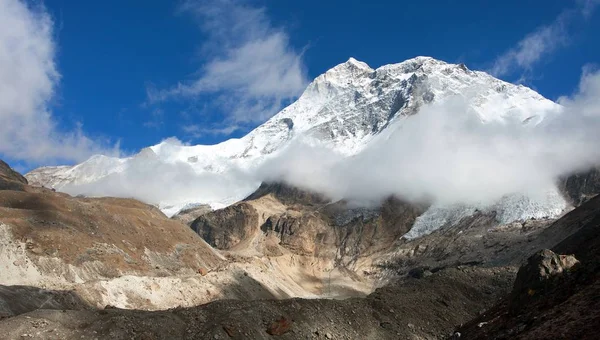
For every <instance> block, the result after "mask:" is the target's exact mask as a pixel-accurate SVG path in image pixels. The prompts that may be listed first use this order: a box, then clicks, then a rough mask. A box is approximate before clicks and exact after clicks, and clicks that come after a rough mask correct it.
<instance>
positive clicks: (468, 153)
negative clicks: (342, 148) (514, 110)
mask: <svg viewBox="0 0 600 340" xmlns="http://www.w3.org/2000/svg"><path fill="white" fill-rule="evenodd" d="M560 104H562V105H563V109H562V111H561V112H559V113H557V112H532V113H531V115H534V114H546V118H545V119H544V120H543V121H542V122H541V123H540V124H539V125H537V126H533V125H530V124H523V123H522V122H512V123H511V122H508V123H507V122H489V123H486V124H483V123H481V121H480V120H479V119H478V117H477V116H476V115H474V114H472V113H470V112H469V107H468V105H467V104H466V102H465V100H464V98H461V97H458V96H457V97H455V98H451V99H450V100H448V101H445V102H438V103H435V104H433V105H428V106H424V107H422V108H421V110H420V112H419V113H418V114H416V115H414V116H410V117H405V118H403V120H402V121H401V122H397V123H395V124H393V125H392V126H391V127H390V129H392V130H391V131H390V132H389V133H387V134H385V135H380V136H378V139H377V140H374V141H373V142H372V143H371V144H370V145H369V146H368V147H367V148H366V149H364V150H363V151H362V152H361V153H359V154H357V155H356V156H354V157H351V158H343V157H341V156H340V155H337V154H336V153H335V152H333V151H330V150H327V149H322V148H315V147H311V146H308V145H303V144H302V143H296V144H293V145H290V146H289V148H288V149H287V150H285V151H283V152H282V154H281V155H280V156H279V157H277V158H274V159H271V160H270V161H268V162H267V163H266V164H264V166H263V167H262V168H261V170H260V171H259V178H261V179H263V180H271V181H279V180H283V181H285V182H287V183H290V184H293V185H295V186H299V187H302V188H306V189H310V190H314V191H318V192H322V193H325V194H326V195H328V196H330V197H331V198H333V199H340V198H345V199H351V200H356V201H358V202H363V203H365V202H366V203H368V202H375V203H377V202H379V201H380V200H381V199H383V198H385V197H387V196H390V195H396V196H399V197H404V198H406V199H409V200H415V201H427V202H434V203H436V204H441V205H448V204H456V203H461V204H492V203H494V202H497V201H498V200H500V199H502V198H503V197H504V196H505V195H507V194H513V193H521V194H526V195H528V196H530V197H543V196H544V195H547V192H548V190H550V189H552V188H555V184H556V181H557V179H558V178H559V177H560V176H562V175H565V174H569V173H572V172H575V171H579V170H587V169H588V168H590V167H591V166H594V165H599V164H600V148H598V145H600V134H599V133H598V131H600V72H591V71H590V70H589V69H588V70H586V71H585V72H584V74H583V76H582V78H581V82H580V86H579V90H578V91H577V92H576V93H575V94H573V95H572V96H568V97H563V98H561V99H560Z"/></svg>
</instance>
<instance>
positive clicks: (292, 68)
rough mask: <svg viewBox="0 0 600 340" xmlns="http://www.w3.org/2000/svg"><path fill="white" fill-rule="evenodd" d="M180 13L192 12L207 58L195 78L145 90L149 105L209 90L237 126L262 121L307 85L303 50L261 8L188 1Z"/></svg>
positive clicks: (230, 0)
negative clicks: (299, 51) (205, 37)
mask: <svg viewBox="0 0 600 340" xmlns="http://www.w3.org/2000/svg"><path fill="white" fill-rule="evenodd" d="M182 11H184V12H186V13H187V12H189V13H193V14H194V15H195V17H196V18H197V20H198V22H199V24H200V28H201V29H202V31H203V32H204V33H205V34H206V36H207V41H206V42H205V43H204V44H203V49H202V50H203V56H205V58H206V61H205V63H204V64H203V66H202V67H201V68H200V70H199V72H198V73H197V74H199V76H198V77H197V78H195V79H191V80H189V81H186V82H181V83H179V84H177V85H176V86H174V87H172V88H169V89H163V90H157V89H149V90H148V99H149V101H150V102H151V103H152V102H160V101H165V100H170V99H174V98H196V97H198V96H200V95H207V94H209V95H210V96H211V98H210V100H211V101H212V104H213V105H214V106H216V107H217V108H218V109H219V110H220V111H221V112H225V113H226V115H227V117H225V120H226V121H227V122H229V123H231V124H233V125H235V124H237V123H253V122H262V121H264V120H265V119H267V118H269V117H270V116H272V115H273V114H275V113H277V111H278V110H279V109H280V108H281V107H282V105H283V104H284V103H286V102H287V101H289V100H291V99H293V98H295V97H297V96H298V95H299V94H300V93H301V92H302V91H303V90H304V88H305V87H306V84H307V83H308V81H307V78H306V73H305V69H304V66H303V62H302V54H301V53H298V52H297V51H295V50H294V49H293V47H292V46H291V45H290V43H289V36H288V34H287V33H286V32H285V30H283V29H281V28H275V27H273V26H272V25H271V22H270V20H269V18H268V17H267V15H266V13H265V9H264V8H255V7H252V6H249V5H247V4H244V2H243V1H234V0H208V1H195V0H194V1H191V0H190V1H186V2H185V3H184V5H183V6H182Z"/></svg>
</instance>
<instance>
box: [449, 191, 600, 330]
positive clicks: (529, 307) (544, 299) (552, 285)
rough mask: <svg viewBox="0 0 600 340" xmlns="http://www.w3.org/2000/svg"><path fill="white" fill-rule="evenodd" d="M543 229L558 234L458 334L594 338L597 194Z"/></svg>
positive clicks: (599, 249)
mask: <svg viewBox="0 0 600 340" xmlns="http://www.w3.org/2000/svg"><path fill="white" fill-rule="evenodd" d="M544 234H545V235H546V236H551V237H552V238H553V239H561V238H563V239H562V240H561V241H560V242H559V243H558V244H556V245H554V246H552V247H551V248H552V251H550V250H544V251H542V252H540V253H537V254H535V255H534V256H532V257H531V258H529V260H528V262H527V263H526V264H525V265H524V266H523V267H521V269H520V270H519V275H518V276H517V280H516V281H515V284H514V287H513V289H512V292H511V294H510V295H508V296H506V297H505V298H504V299H503V300H502V301H501V302H500V303H499V304H498V305H496V306H495V307H493V308H491V309H490V310H488V311H486V312H485V313H483V314H482V315H481V316H479V317H478V318H476V319H474V320H473V321H471V322H469V323H468V324H466V325H465V326H463V327H461V328H459V329H458V330H457V333H460V337H459V338H460V339H596V338H597V336H598V334H597V331H598V329H599V328H600V313H599V310H600V309H599V308H598V307H600V301H599V299H598V297H599V296H600V276H599V275H598V273H599V269H600V267H599V263H600V255H599V254H600V197H595V198H593V199H591V200H590V201H589V202H587V203H585V204H584V205H582V206H581V207H580V208H578V209H575V210H574V211H572V212H571V213H569V214H568V215H567V216H565V217H564V218H563V219H561V220H560V221H558V222H556V223H555V224H554V225H553V226H552V227H550V228H548V229H546V230H545V231H544ZM565 236H566V237H565ZM557 254H562V255H557Z"/></svg>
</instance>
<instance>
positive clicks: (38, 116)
mask: <svg viewBox="0 0 600 340" xmlns="http://www.w3.org/2000/svg"><path fill="white" fill-rule="evenodd" d="M53 33H54V32H53V22H52V18H51V17H50V15H49V14H48V13H47V12H46V10H45V9H44V8H43V7H42V6H41V5H31V4H28V3H26V2H24V1H18V0H0V153H1V154H2V155H3V156H5V157H9V158H12V159H15V160H21V161H25V162H28V163H39V162H56V161H81V160H84V159H86V158H87V157H89V156H90V155H91V154H93V153H98V152H103V153H117V151H118V145H117V146H115V147H114V148H111V149H110V150H108V149H107V148H104V147H102V145H100V144H99V143H98V142H97V141H94V140H92V139H90V138H89V137H88V136H86V135H85V134H84V133H83V131H82V128H81V125H78V126H77V127H76V128H75V129H74V130H72V131H62V130H61V129H60V128H59V127H58V126H57V124H56V121H55V119H54V117H53V116H52V113H51V112H50V109H49V106H50V101H51V100H52V97H53V95H54V94H55V90H56V87H57V85H58V83H59V81H60V74H59V72H58V70H57V66H56V62H55V56H56V42H55V41H54V36H53Z"/></svg>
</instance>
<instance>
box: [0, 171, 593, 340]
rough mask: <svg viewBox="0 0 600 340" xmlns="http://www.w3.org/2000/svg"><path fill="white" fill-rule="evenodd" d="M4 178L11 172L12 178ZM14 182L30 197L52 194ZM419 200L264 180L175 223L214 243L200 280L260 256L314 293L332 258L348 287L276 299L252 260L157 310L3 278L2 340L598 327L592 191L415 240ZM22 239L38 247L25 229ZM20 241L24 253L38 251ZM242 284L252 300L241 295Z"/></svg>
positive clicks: (352, 335) (556, 333) (522, 333)
mask: <svg viewBox="0 0 600 340" xmlns="http://www.w3.org/2000/svg"><path fill="white" fill-rule="evenodd" d="M4 177H9V176H8V175H5V176H4ZM9 181H11V182H19V181H18V180H17V179H16V177H13V178H12V179H10V180H9ZM19 183H21V184H22V185H23V188H24V190H28V191H29V192H30V194H33V192H32V191H34V190H40V191H41V192H43V193H45V194H47V195H53V194H56V193H54V192H52V191H50V190H45V189H42V188H32V187H29V186H27V185H26V184H25V183H24V182H19ZM575 183H578V182H575ZM12 185H14V184H11V186H12ZM581 187H583V188H585V187H586V185H583V186H581ZM576 188H577V185H572V186H571V190H576ZM8 191H10V192H12V190H8ZM25 192H27V191H25ZM1 194H2V195H5V194H6V191H2V192H1ZM56 195H62V194H56ZM63 196H64V197H63V199H65V200H67V199H68V200H74V201H75V202H78V203H73V204H83V202H94V201H95V200H93V199H81V198H72V197H68V196H66V195H63ZM79 200H82V202H79ZM106 200H107V199H103V200H99V202H102V203H103V204H104V203H105V202H104V201H106ZM108 201H110V200H108ZM133 202H134V201H132V202H131V204H133ZM11 204H14V203H11ZM98 204H100V203H98ZM122 204H125V202H123V203H122ZM144 207H146V208H144V209H150V210H151V211H152V209H154V208H152V207H147V206H144ZM425 208H426V206H419V205H414V204H408V203H406V202H403V201H401V200H398V199H395V198H390V199H388V200H386V201H385V202H382V205H381V206H380V207H376V208H370V209H365V208H361V209H359V208H356V207H352V206H348V205H347V203H346V202H336V203H331V202H327V200H324V199H323V198H322V197H320V196H319V195H314V194H311V193H308V192H303V191H301V190H298V189H296V188H293V187H288V186H285V185H282V184H265V185H263V186H261V188H260V189H259V190H258V191H257V192H256V193H255V194H253V195H251V196H250V197H248V198H247V199H246V200H244V201H243V202H240V203H238V204H234V205H232V206H230V207H228V208H225V209H222V210H218V211H214V212H208V213H206V212H205V213H204V214H202V215H201V216H200V217H198V218H196V219H195V220H194V221H193V222H192V224H191V225H192V228H188V229H186V228H187V227H185V226H184V225H183V224H180V223H179V222H171V223H177V226H179V227H182V226H183V227H184V228H182V229H181V230H182V231H181V232H182V233H185V235H191V236H194V237H195V239H197V240H198V241H197V242H199V243H197V242H195V241H193V244H197V246H198V247H199V248H198V249H204V250H210V248H209V247H208V245H206V244H205V243H203V242H202V241H201V239H200V238H199V237H197V236H195V235H194V233H193V231H196V232H198V233H199V234H200V235H202V236H203V237H204V239H205V240H206V241H207V243H208V244H210V245H213V246H215V247H216V248H218V249H221V251H220V252H217V251H215V252H214V254H215V255H214V260H213V261H215V262H214V263H213V264H212V266H211V263H208V262H204V263H200V262H198V263H196V262H194V263H193V265H194V266H197V265H205V266H206V268H207V269H208V271H209V273H208V274H206V276H202V273H199V274H198V278H206V277H210V275H213V274H215V272H216V273H219V274H220V275H230V274H227V273H229V271H228V270H222V269H221V271H219V269H218V268H217V269H215V267H218V266H225V267H227V266H230V267H231V266H232V265H235V264H236V263H237V265H240V264H241V263H246V264H248V265H249V266H258V265H259V263H265V261H267V260H269V261H271V264H273V266H271V267H269V268H265V269H266V270H267V271H268V274H269V275H272V276H274V277H276V276H277V275H280V273H281V272H285V270H286V269H287V270H288V271H290V270H289V269H290V268H294V271H295V273H291V272H288V273H287V275H288V277H289V278H292V281H294V280H296V281H295V282H296V283H297V284H298V285H299V286H300V287H302V290H301V291H311V290H312V291H313V292H316V293H319V292H320V293H321V296H327V281H324V280H322V279H323V278H322V277H320V274H318V273H319V271H322V272H323V273H327V272H328V271H329V272H330V271H332V270H333V269H335V270H336V271H337V272H338V273H339V276H340V277H339V278H335V277H334V282H333V285H334V286H336V285H339V287H337V288H334V290H335V289H337V292H336V293H337V295H338V296H339V297H341V296H346V297H348V298H346V299H297V298H296V299H283V300H282V299H281V298H282V297H289V296H290V295H289V294H288V293H286V292H285V291H283V290H285V286H284V285H282V286H281V289H280V290H278V289H277V287H275V286H269V284H277V280H272V281H267V280H264V277H263V278H262V279H263V280H264V281H262V282H261V281H259V280H257V279H255V278H254V277H253V273H252V272H251V271H245V272H244V271H239V272H238V274H239V276H238V277H236V280H237V281H236V282H229V283H228V284H227V285H223V289H225V288H224V287H228V289H229V290H231V291H237V292H238V296H230V297H234V298H235V299H233V300H232V299H225V300H222V299H220V298H218V297H216V299H217V300H218V301H214V302H210V303H208V304H202V305H199V304H201V302H199V303H196V304H197V306H190V307H178V308H174V309H169V310H163V311H144V310H140V309H139V308H143V309H148V308H147V306H143V305H142V306H141V307H137V308H138V309H137V310H136V309H131V307H129V308H130V309H123V308H115V307H114V306H101V307H100V306H97V305H96V306H94V305H92V304H90V303H89V299H86V298H85V294H84V295H83V296H82V294H81V291H80V290H79V289H47V288H46V289H41V288H39V287H34V286H32V285H20V286H14V285H5V286H3V287H2V289H0V301H1V303H0V307H2V309H3V311H4V319H2V320H1V321H0V330H1V331H2V334H4V335H5V337H6V338H9V339H20V338H23V337H25V338H38V339H71V338H110V339H172V338H188V339H198V338H201V339H203V338H207V339H229V338H232V339H247V338H252V339H271V338H274V337H276V338H282V339H445V338H452V339H463V338H465V339H489V338H498V339H509V338H510V339H512V338H515V337H516V338H527V339H530V338H539V339H544V338H565V339H570V338H586V337H587V338H590V339H591V338H593V334H594V333H593V332H592V331H593V330H594V329H597V327H598V325H597V324H596V323H595V322H596V321H597V319H598V318H597V315H596V310H597V307H598V299H597V297H598V296H599V295H598V290H597V289H596V288H597V287H596V286H597V282H596V281H597V272H598V268H597V264H598V263H599V262H598V258H597V254H598V249H597V248H598V244H600V243H598V242H597V238H598V232H599V229H598V228H597V227H598V216H600V198H598V197H597V198H593V199H590V200H588V201H587V202H586V203H584V204H583V205H581V206H580V207H578V208H576V209H575V210H573V211H571V212H570V213H568V214H566V215H565V216H564V217H562V218H561V219H559V220H558V221H551V220H529V221H524V222H521V223H512V224H510V225H498V223H497V221H496V220H495V218H494V216H493V215H491V214H489V213H478V214H475V215H474V216H471V217H468V218H465V219H464V220H463V221H462V222H461V223H460V224H459V225H456V226H452V227H445V228H441V229H439V230H436V231H434V232H433V233H431V234H429V235H426V236H423V237H420V238H417V239H414V240H409V239H405V238H403V237H402V234H403V233H404V232H405V231H406V230H407V229H410V226H411V225H412V224H411V223H412V222H414V219H415V215H418V214H419V212H420V211H422V210H423V209H425ZM3 209H8V208H3ZM13 209H14V208H13ZM53 209H54V208H53ZM140 209H142V208H140ZM49 210H50V211H52V209H49ZM142 210H143V209H142ZM53 218H56V217H53ZM154 218H155V219H156V220H160V221H168V220H167V219H166V218H164V217H161V216H160V215H157V216H154ZM47 220H49V221H51V219H50V218H48V219H47ZM155 222H156V223H158V221H155ZM227 226H229V227H227ZM154 227H156V226H154ZM140 228H141V225H140ZM147 232H148V231H147ZM187 233H191V234H187ZM121 235H122V234H121ZM194 237H193V238H191V239H194ZM80 238H83V236H80ZM310 240H313V242H310ZM72 242H74V241H72ZM163 242H165V241H163ZM181 242H183V241H181ZM31 243H32V244H36V242H34V241H33V238H32V242H31ZM26 244H27V243H26ZM26 244H25V251H31V249H33V248H34V247H31V246H30V247H27V246H26ZM200 245H203V247H204V248H202V246H200ZM44 247H49V245H46V246H44ZM7 248H9V247H8V246H4V247H3V249H7ZM61 249H62V248H61ZM543 249H552V251H549V250H545V251H541V250H543ZM58 254H60V252H59V253H58ZM206 254H210V253H206ZM219 254H222V256H221V255H219ZM130 256H132V257H133V255H130ZM32 258H33V257H32ZM207 258H212V257H208V255H207ZM528 258H529V260H527V259H528ZM33 259H34V260H35V258H33ZM204 261H207V260H204ZM140 262H141V261H140ZM2 263H5V262H4V261H3V262H2ZM32 263H33V261H32ZM224 263H226V264H224ZM522 264H524V265H523V266H522V267H521V269H520V270H519V266H521V265H522ZM139 265H140V266H142V265H143V263H140V264H139ZM186 266H187V268H189V267H190V265H187V264H180V267H183V268H186ZM134 269H135V270H139V271H143V270H144V268H143V266H142V267H139V268H132V269H131V270H134ZM309 269H310V270H309ZM165 270H166V269H165ZM171 270H173V269H172V268H171ZM517 271H518V274H517ZM278 272H279V274H278ZM162 275H170V277H174V276H175V275H177V274H176V273H164V274H162ZM131 277H133V276H131ZM166 277H169V276H166ZM342 277H343V278H342ZM338 279H339V280H338ZM303 280H304V281H303ZM311 280H312V285H311V284H310V283H311ZM353 282H354V283H353ZM358 283H362V284H363V286H364V287H365V292H369V291H370V289H372V288H368V287H369V286H371V287H375V286H379V288H377V289H376V290H375V291H373V292H372V293H370V294H369V295H367V296H366V297H362V296H360V297H349V296H352V295H353V294H352V292H349V290H350V289H352V288H353V287H354V288H355V286H359V284H358ZM330 285H331V283H330ZM175 287H177V285H173V286H171V287H170V289H173V288H175ZM251 287H253V288H252V289H251ZM161 291H162V289H161V288H159V287H156V289H155V290H154V292H157V293H158V292H161ZM249 291H251V292H252V297H251V298H250V299H248V298H249V297H248V296H246V297H243V294H249V293H248V292H249ZM299 291H300V290H299ZM315 296H317V295H315ZM244 299H245V301H244ZM150 309H151V308H150ZM7 311H8V312H7ZM470 320H472V321H470ZM461 325H462V326H461ZM573 336H574V337H573Z"/></svg>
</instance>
